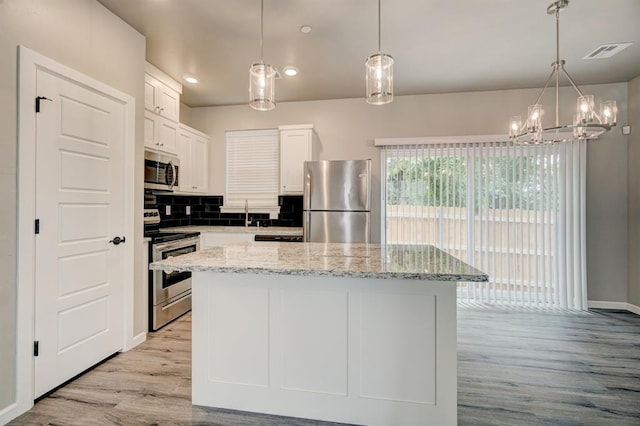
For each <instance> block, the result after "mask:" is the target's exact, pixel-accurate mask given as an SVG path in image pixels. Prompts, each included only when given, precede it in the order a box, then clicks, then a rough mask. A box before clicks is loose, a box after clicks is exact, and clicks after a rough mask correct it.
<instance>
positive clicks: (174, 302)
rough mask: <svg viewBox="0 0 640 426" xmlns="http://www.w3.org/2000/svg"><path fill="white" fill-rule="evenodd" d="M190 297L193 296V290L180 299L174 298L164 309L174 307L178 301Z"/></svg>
mask: <svg viewBox="0 0 640 426" xmlns="http://www.w3.org/2000/svg"><path fill="white" fill-rule="evenodd" d="M188 297H191V292H189V294H185V295H184V296H182V297H181V298H180V299H178V300H174V301H173V302H171V303H169V304H168V305H166V306H163V307H162V310H163V311H165V310H167V309H169V308H170V307H172V306H173V305H177V304H178V303H180V302H182V301H183V300H185V299H186V298H188Z"/></svg>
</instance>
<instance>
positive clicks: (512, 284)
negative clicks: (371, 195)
mask: <svg viewBox="0 0 640 426" xmlns="http://www.w3.org/2000/svg"><path fill="white" fill-rule="evenodd" d="M382 170H383V175H385V176H386V178H385V180H384V184H383V194H382V197H383V214H384V220H383V221H382V222H383V226H384V227H385V229H384V230H383V232H382V234H383V238H384V239H385V240H386V243H391V244H393V243H402V244H433V245H436V246H438V247H440V248H442V249H443V250H445V251H447V252H449V253H451V254H453V255H454V256H456V257H458V258H460V259H463V260H465V261H466V262H467V263H469V264H471V265H473V266H475V267H476V268H478V269H480V270H482V271H484V272H486V273H487V274H488V275H489V282H487V283H459V284H458V289H457V290H458V297H459V299H460V300H462V301H470V302H480V303H496V304H510V305H521V306H529V307H561V308H573V309H586V308H587V300H586V246H585V226H586V225H585V191H586V190H585V181H586V142H584V141H580V142H572V143H565V144H554V145H535V146H533V145H530V146H524V145H523V146H513V145H512V144H510V143H504V142H477V143H435V144H421V145H395V146H385V147H384V148H383V155H382Z"/></svg>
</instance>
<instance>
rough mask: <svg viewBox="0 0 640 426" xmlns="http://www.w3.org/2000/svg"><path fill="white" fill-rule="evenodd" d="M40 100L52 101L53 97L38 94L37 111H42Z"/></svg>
mask: <svg viewBox="0 0 640 426" xmlns="http://www.w3.org/2000/svg"><path fill="white" fill-rule="evenodd" d="M40 101H52V99H49V98H47V97H46V96H37V97H36V112H40Z"/></svg>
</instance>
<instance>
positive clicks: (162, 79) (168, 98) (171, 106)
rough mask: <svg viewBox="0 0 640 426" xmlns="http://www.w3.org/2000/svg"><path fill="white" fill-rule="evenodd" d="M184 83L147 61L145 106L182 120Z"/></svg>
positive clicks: (173, 119)
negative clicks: (181, 99) (181, 108)
mask: <svg viewBox="0 0 640 426" xmlns="http://www.w3.org/2000/svg"><path fill="white" fill-rule="evenodd" d="M181 93H182V85H181V84H180V83H178V82H176V81H175V80H173V79H172V78H171V77H169V76H168V75H166V74H165V73H164V72H162V71H160V70H159V69H158V68H156V67H154V66H153V65H151V64H149V63H147V64H146V67H145V75H144V107H145V108H146V109H148V110H149V111H152V112H154V113H155V114H158V115H160V116H162V117H164V118H167V119H169V120H172V121H180V94H181Z"/></svg>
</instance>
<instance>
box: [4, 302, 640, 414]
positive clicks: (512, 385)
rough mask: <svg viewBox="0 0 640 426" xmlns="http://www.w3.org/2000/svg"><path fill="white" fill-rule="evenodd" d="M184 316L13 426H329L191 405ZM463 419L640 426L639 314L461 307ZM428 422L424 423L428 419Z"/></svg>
mask: <svg viewBox="0 0 640 426" xmlns="http://www.w3.org/2000/svg"><path fill="white" fill-rule="evenodd" d="M190 331H191V316H190V314H188V315H185V316H184V317H182V318H180V319H179V320H177V321H175V322H174V323H172V324H170V325H169V326H167V327H165V328H164V329H162V330H161V331H159V332H157V333H153V334H150V335H149V338H148V340H147V341H146V342H145V343H143V344H142V345H140V346H138V347H137V348H135V349H134V350H131V351H129V352H127V353H124V354H120V355H118V356H116V357H114V358H112V359H110V360H108V361H107V362H105V363H103V364H101V365H99V366H98V367H96V368H95V369H93V370H92V371H90V372H88V373H86V374H84V375H83V376H81V377H79V378H78V379H76V380H75V381H73V382H71V383H69V384H68V385H66V386H64V387H63V388H61V389H59V390H57V391H56V392H54V393H52V394H51V395H50V396H48V397H46V398H44V399H42V400H40V401H39V402H38V403H37V404H36V405H35V406H34V407H33V409H31V410H30V411H29V412H27V413H25V414H23V415H22V416H20V417H18V418H17V419H15V420H14V421H12V422H11V423H10V424H11V425H36V424H37V425H192V424H200V425H225V426H226V425H265V426H266V425H301V426H302V425H329V424H331V423H324V422H318V421H312V420H302V419H292V418H285V417H276V416H268V415H262V414H253V413H244V412H235V411H230V410H215V409H208V408H203V407H194V406H192V405H191V403H190V393H191V389H190V386H191V380H190V376H191V340H190ZM458 369H459V371H458V421H459V424H461V425H529V424H531V425H616V426H617V425H636V426H637V425H640V316H637V315H634V314H630V313H626V312H612V311H600V310H598V311H590V312H584V313H575V312H560V313H559V312H552V311H533V310H531V311H526V310H516V309H508V308H501V309H496V308H487V307H481V306H462V305H461V306H459V307H458ZM428 424H429V422H428V419H425V425H428Z"/></svg>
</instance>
